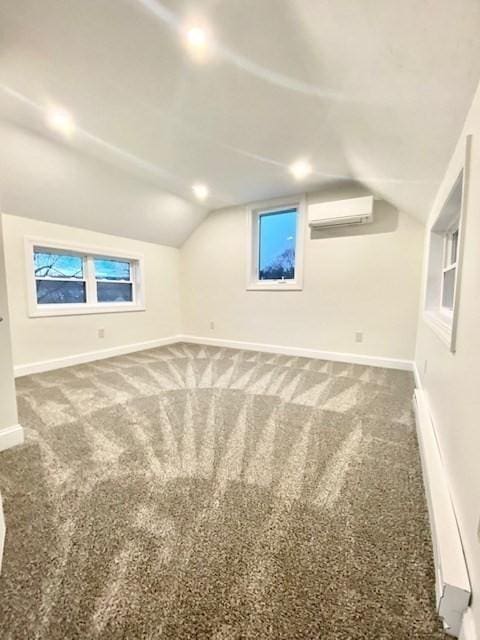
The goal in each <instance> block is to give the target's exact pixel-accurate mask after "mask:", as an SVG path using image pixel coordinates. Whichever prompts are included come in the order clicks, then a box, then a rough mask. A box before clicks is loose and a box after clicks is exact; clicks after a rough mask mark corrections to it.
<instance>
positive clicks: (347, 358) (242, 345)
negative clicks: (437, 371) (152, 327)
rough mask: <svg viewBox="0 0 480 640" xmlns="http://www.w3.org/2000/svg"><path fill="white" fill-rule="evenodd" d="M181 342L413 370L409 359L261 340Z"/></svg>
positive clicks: (185, 339)
mask: <svg viewBox="0 0 480 640" xmlns="http://www.w3.org/2000/svg"><path fill="white" fill-rule="evenodd" d="M178 339H179V340H181V341H182V342H192V343H194V344H207V345H211V346H214V347H227V348H230V349H245V350H246V351H264V352H267V353H280V354H282V355H287V356H302V357H305V358H315V359H319V360H334V361H335V362H348V363H353V364H364V365H368V366H371V367H384V368H387V369H402V370H404V371H412V370H413V362H412V361H411V360H399V359H396V358H384V357H379V356H368V355H360V354H357V353H340V352H338V351H320V350H319V349H307V348H303V347H285V346H283V345H277V344H264V343H263V342H243V341H242V340H224V339H222V338H206V337H204V336H191V335H180V336H178Z"/></svg>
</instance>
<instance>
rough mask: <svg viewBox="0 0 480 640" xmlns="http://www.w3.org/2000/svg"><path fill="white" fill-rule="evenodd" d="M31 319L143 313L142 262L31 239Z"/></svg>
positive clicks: (92, 250)
mask: <svg viewBox="0 0 480 640" xmlns="http://www.w3.org/2000/svg"><path fill="white" fill-rule="evenodd" d="M26 247H27V265H28V266H27V269H28V273H27V275H28V283H29V293H30V296H29V308H30V315H31V316H41V315H71V314H81V313H101V312H111V311H139V310H142V309H144V306H143V283H142V259H141V257H138V256H128V257H127V256H124V255H122V256H120V255H116V256H114V255H109V253H110V252H108V253H107V252H104V251H103V250H100V249H85V248H82V247H79V246H74V245H57V244H51V243H49V242H45V241H42V240H38V241H36V240H34V239H27V241H26Z"/></svg>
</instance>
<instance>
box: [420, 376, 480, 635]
mask: <svg viewBox="0 0 480 640" xmlns="http://www.w3.org/2000/svg"><path fill="white" fill-rule="evenodd" d="M413 408H414V411H415V417H416V423H417V433H418V441H419V447H420V455H421V459H422V470H423V482H424V485H425V494H426V497H427V504H428V512H429V516H430V528H431V532H432V542H433V554H434V562H435V592H436V605H437V612H438V615H439V616H440V618H441V619H442V621H443V626H444V628H445V631H446V633H448V634H449V635H451V636H455V637H458V635H459V634H460V629H461V625H462V618H463V615H464V613H465V610H466V609H467V607H468V605H469V602H470V598H471V587H470V581H469V578H468V572H467V566H466V563H465V556H464V554H463V547H462V541H461V538H460V532H459V530H458V525H457V519H456V517H455V511H454V508H453V504H452V500H451V497H450V490H449V487H448V480H447V476H446V473H445V468H444V465H443V462H442V457H441V453H440V448H439V446H438V441H437V438H436V433H435V426H434V424H433V422H432V418H431V415H430V411H429V408H428V404H427V402H426V400H425V397H424V394H423V392H422V391H421V390H419V389H416V390H415V393H414V396H413Z"/></svg>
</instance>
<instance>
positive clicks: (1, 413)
mask: <svg viewBox="0 0 480 640" xmlns="http://www.w3.org/2000/svg"><path fill="white" fill-rule="evenodd" d="M1 217H2V216H1V214H0V223H1ZM0 318H2V321H1V322H0V430H1V429H3V428H5V427H12V426H14V425H15V424H16V423H17V401H16V398H15V386H14V382H13V367H12V349H11V339H10V313H9V308H8V299H7V286H6V270H5V259H4V246H3V239H2V234H1V228H0ZM0 446H1V443H0ZM0 538H1V533H0ZM0 559H1V553H0Z"/></svg>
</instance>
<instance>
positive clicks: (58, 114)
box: [47, 108, 75, 136]
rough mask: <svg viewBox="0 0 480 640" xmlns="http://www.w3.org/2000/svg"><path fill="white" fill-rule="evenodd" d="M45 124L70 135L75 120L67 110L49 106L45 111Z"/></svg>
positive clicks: (73, 128)
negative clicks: (46, 111)
mask: <svg viewBox="0 0 480 640" xmlns="http://www.w3.org/2000/svg"><path fill="white" fill-rule="evenodd" d="M47 124H48V126H49V127H51V128H52V129H55V131H59V132H60V133H63V135H65V136H70V135H72V133H73V132H74V130H75V122H74V120H73V117H72V115H71V114H70V113H68V111H65V109H60V108H51V109H49V111H48V113H47Z"/></svg>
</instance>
